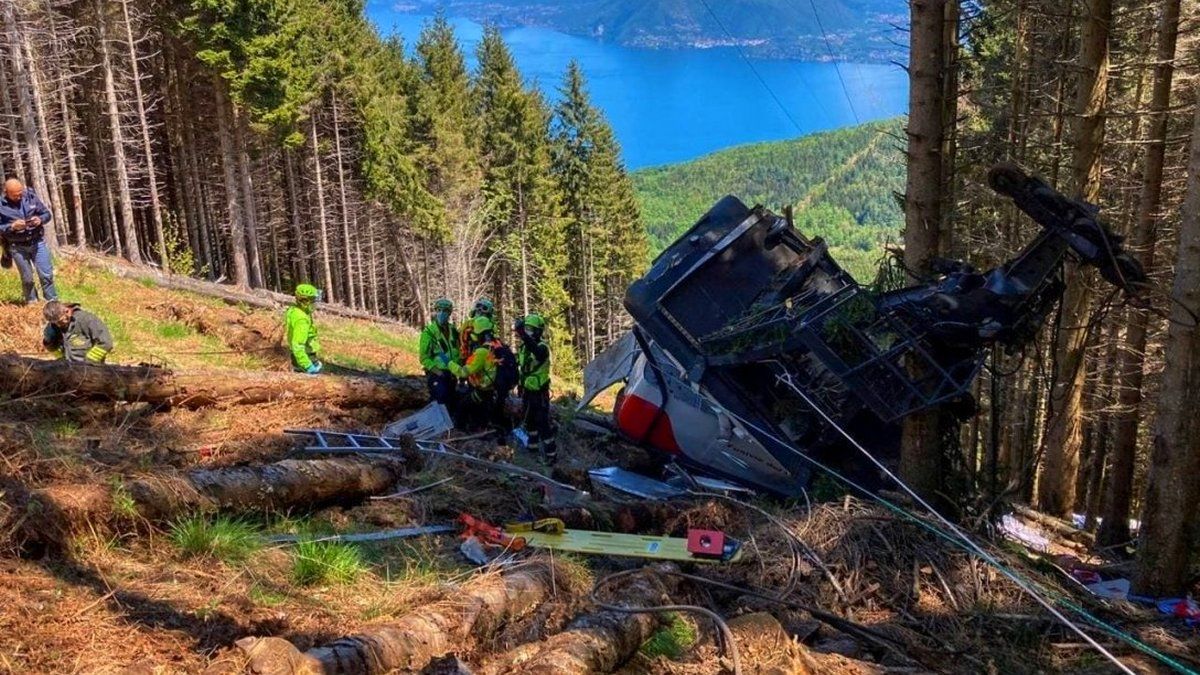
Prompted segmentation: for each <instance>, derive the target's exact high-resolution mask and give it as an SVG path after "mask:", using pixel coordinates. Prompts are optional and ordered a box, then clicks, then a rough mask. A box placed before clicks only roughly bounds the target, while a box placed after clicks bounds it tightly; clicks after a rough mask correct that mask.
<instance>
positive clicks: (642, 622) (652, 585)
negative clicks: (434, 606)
mask: <svg viewBox="0 0 1200 675" xmlns="http://www.w3.org/2000/svg"><path fill="white" fill-rule="evenodd" d="M676 581H677V577H672V576H667V577H660V576H659V575H657V574H654V573H653V572H652V571H651V570H643V571H642V572H641V573H639V574H636V575H634V576H632V577H630V580H629V581H628V583H625V584H623V585H621V586H620V587H619V589H614V590H613V592H612V594H613V595H614V596H615V597H618V598H619V599H618V600H614V601H612V602H613V604H615V605H622V606H634V607H653V606H656V605H662V604H664V603H665V602H666V601H668V595H669V593H670V592H671V591H672V590H673V589H674V586H675V585H676V583H675V582H676ZM664 616H665V615H664V614H661V613H655V614H651V613H645V614H630V613H626V612H616V611H612V610H601V611H598V612H594V613H590V614H582V615H579V616H577V617H575V618H574V619H572V620H571V623H569V624H567V627H566V629H565V630H563V632H561V633H557V634H555V635H551V636H550V637H549V638H548V639H546V640H545V641H543V642H537V643H529V644H524V645H521V646H520V647H517V648H516V649H513V650H511V651H509V652H506V653H504V654H501V655H500V656H498V657H496V658H494V659H492V660H490V661H489V662H488V663H486V664H484V666H483V667H482V668H480V669H479V671H478V672H479V675H503V674H504V673H518V672H519V673H525V674H526V675H590V674H591V673H609V672H612V671H613V670H616V668H617V667H618V666H620V665H621V664H622V663H624V662H625V661H627V660H629V657H631V656H633V654H634V653H635V652H636V651H637V650H638V648H639V647H641V646H642V643H643V642H645V641H646V640H649V639H650V637H651V636H652V635H654V631H656V630H658V628H659V626H661V625H662V622H663V618H664Z"/></svg>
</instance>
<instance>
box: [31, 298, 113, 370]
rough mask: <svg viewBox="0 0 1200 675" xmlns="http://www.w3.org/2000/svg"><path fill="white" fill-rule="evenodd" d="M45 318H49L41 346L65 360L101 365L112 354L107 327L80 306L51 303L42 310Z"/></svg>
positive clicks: (55, 301)
mask: <svg viewBox="0 0 1200 675" xmlns="http://www.w3.org/2000/svg"><path fill="white" fill-rule="evenodd" d="M42 316H44V317H45V318H46V329H45V330H44V331H43V332H42V346H43V347H45V348H46V349H48V350H50V351H51V352H53V353H54V354H55V355H57V356H59V357H60V358H62V359H63V360H66V361H72V362H75V363H83V362H86V363H97V364H99V363H104V360H105V359H106V358H108V353H109V352H111V351H112V350H113V339H112V333H110V332H109V330H108V326H106V325H104V322H103V321H101V320H100V317H98V316H96V315H95V314H92V313H91V312H89V311H87V310H85V309H80V308H79V305H76V304H70V305H68V304H65V303H62V302H59V301H57V300H51V301H50V302H47V303H46V306H45V307H43V308H42Z"/></svg>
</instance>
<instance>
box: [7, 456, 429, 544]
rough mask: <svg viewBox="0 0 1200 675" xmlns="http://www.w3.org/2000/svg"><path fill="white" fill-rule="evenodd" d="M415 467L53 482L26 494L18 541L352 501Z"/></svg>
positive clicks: (334, 463)
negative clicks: (127, 523) (118, 525)
mask: <svg viewBox="0 0 1200 675" xmlns="http://www.w3.org/2000/svg"><path fill="white" fill-rule="evenodd" d="M419 466H420V459H419V457H417V456H412V457H409V458H407V459H406V458H401V457H397V456H387V457H378V456H377V457H337V458H333V459H308V460H297V459H285V460H283V461H280V462H275V463H273V464H264V465H259V466H238V467H230V468H221V469H200V470H196V471H190V472H188V473H185V474H180V475H174V476H151V477H144V478H137V479H133V480H129V481H126V482H124V483H120V484H114V485H104V484H68V485H54V486H49V487H45V488H40V489H37V490H32V491H29V492H28V493H27V494H26V496H25V501H26V504H25V509H24V512H25V514H26V517H25V519H24V522H23V523H22V526H21V531H22V533H23V535H24V539H25V542H29V541H37V542H43V543H61V542H64V541H66V540H67V538H68V537H69V536H70V535H71V534H73V533H75V532H78V531H80V530H81V529H83V528H85V527H86V526H91V527H95V526H97V525H101V526H103V525H108V524H113V523H115V522H116V521H117V520H118V519H122V518H124V519H129V518H143V519H146V520H149V521H155V522H162V521H166V520H170V519H171V518H175V517H178V516H180V515H183V514H191V513H210V512H217V511H226V512H253V513H262V512H272V511H286V510H289V509H296V508H305V509H307V508H313V507H319V506H323V505H328V504H332V503H351V502H358V501H362V500H363V499H365V498H366V497H368V496H370V495H375V494H380V493H383V492H386V491H387V490H389V489H391V488H392V486H393V485H395V483H396V480H397V479H399V478H400V477H401V476H402V475H403V473H404V472H405V470H406V469H416V468H419ZM131 508H132V510H133V511H134V512H131ZM22 543H24V542H22Z"/></svg>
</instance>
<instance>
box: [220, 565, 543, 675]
mask: <svg viewBox="0 0 1200 675" xmlns="http://www.w3.org/2000/svg"><path fill="white" fill-rule="evenodd" d="M553 574H554V572H553V570H552V569H551V566H550V565H549V564H548V563H546V562H542V561H538V562H531V563H528V564H525V565H522V566H521V567H519V568H517V569H514V570H511V571H508V572H504V573H502V574H487V575H482V576H477V577H475V578H474V579H472V580H471V581H470V582H468V583H467V584H466V585H464V586H463V587H462V588H461V589H460V590H459V591H458V592H457V593H454V594H453V595H451V596H450V597H448V598H446V599H445V600H444V601H442V602H438V603H436V604H434V605H431V606H427V607H424V608H422V609H420V610H418V611H416V612H413V613H412V614H408V615H406V616H404V617H401V618H400V619H398V620H397V621H395V622H393V623H388V624H383V625H379V626H371V627H368V628H366V629H364V630H363V631H362V632H360V633H358V634H356V635H351V636H348V637H344V638H341V639H338V640H335V641H333V642H331V643H329V644H327V645H324V646H322V647H315V648H313V649H310V650H308V651H307V652H300V650H298V649H297V648H296V647H295V646H293V645H291V644H290V643H287V642H286V641H283V640H280V639H278V638H253V637H248V638H243V639H241V640H238V641H237V643H236V644H237V647H238V648H239V649H240V650H241V652H242V653H243V654H244V663H245V666H244V668H245V670H246V672H250V673H272V674H273V675H287V674H296V675H300V674H310V673H323V674H329V675H332V674H334V673H337V674H345V675H351V674H357V675H366V674H369V673H385V672H391V671H394V670H402V671H404V672H411V671H419V670H420V669H421V668H423V667H425V665H426V664H428V663H429V662H430V661H432V660H433V659H434V658H436V657H439V656H443V655H445V654H449V653H451V652H457V653H462V652H465V651H469V650H470V649H471V648H472V647H473V645H474V644H475V643H476V642H478V641H481V640H486V639H487V638H489V637H491V636H493V635H495V634H496V633H497V632H498V631H499V630H500V629H501V628H502V627H503V626H504V625H506V624H508V623H510V622H512V621H513V620H516V619H519V618H521V617H523V616H526V615H527V614H529V613H531V612H533V611H534V610H535V609H537V608H538V607H539V606H540V605H542V603H544V602H546V601H547V600H549V599H550V597H551V596H552V588H553V581H552V578H553ZM560 586H561V582H560Z"/></svg>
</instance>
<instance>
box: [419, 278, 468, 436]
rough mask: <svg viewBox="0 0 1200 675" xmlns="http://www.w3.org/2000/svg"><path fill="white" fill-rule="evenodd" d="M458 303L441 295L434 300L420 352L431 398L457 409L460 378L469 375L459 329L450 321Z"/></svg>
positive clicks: (422, 337) (422, 334) (454, 409)
mask: <svg viewBox="0 0 1200 675" xmlns="http://www.w3.org/2000/svg"><path fill="white" fill-rule="evenodd" d="M453 311H454V303H452V302H450V301H449V300H447V299H446V298H441V299H440V300H438V301H437V302H434V303H433V320H432V321H430V322H429V323H428V324H427V325H426V326H425V328H424V330H422V331H421V342H420V346H419V350H418V351H419V353H420V357H421V366H422V367H424V368H425V383H426V384H427V385H428V386H429V398H430V399H432V400H434V401H436V402H438V403H441V404H442V405H444V406H446V408H447V409H448V410H449V411H450V413H451V415H453V414H454V413H455V412H456V407H457V406H456V404H457V400H456V399H457V396H456V394H457V388H458V378H460V377H463V376H465V375H466V371H465V370H463V367H462V363H461V361H462V357H461V355H460V354H459V346H458V329H456V328H455V327H454V323H453V322H451V321H450V314H451V313H452V312H453Z"/></svg>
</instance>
